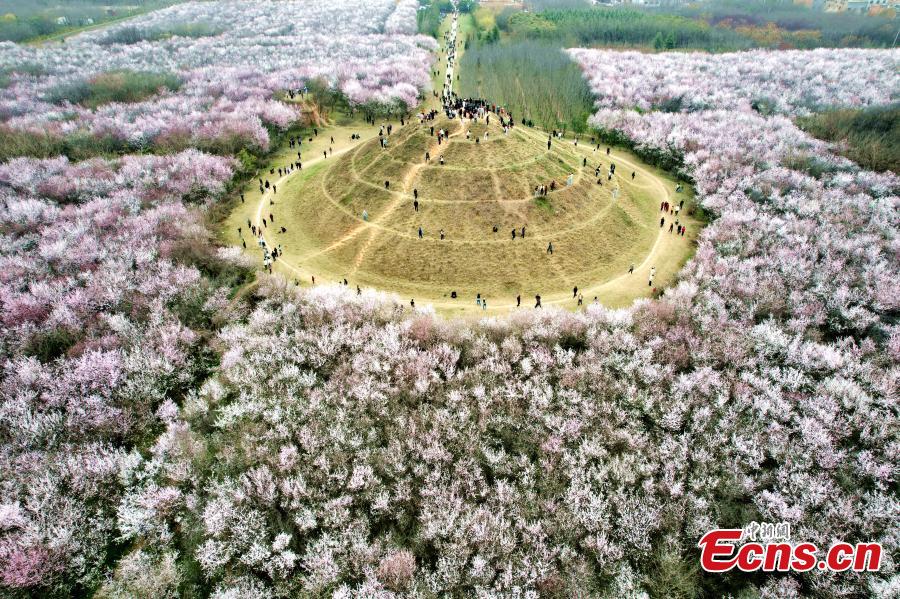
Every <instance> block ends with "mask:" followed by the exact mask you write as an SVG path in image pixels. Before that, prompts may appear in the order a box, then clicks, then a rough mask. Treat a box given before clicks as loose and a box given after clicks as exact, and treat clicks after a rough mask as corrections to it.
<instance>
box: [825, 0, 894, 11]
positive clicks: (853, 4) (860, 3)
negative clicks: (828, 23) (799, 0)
mask: <svg viewBox="0 0 900 599" xmlns="http://www.w3.org/2000/svg"><path fill="white" fill-rule="evenodd" d="M824 9H825V12H851V13H857V14H877V13H880V12H883V11H885V10H889V9H894V10H896V9H900V0H826V2H825V7H824Z"/></svg>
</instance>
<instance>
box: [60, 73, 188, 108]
mask: <svg viewBox="0 0 900 599" xmlns="http://www.w3.org/2000/svg"><path fill="white" fill-rule="evenodd" d="M179 87H181V79H179V77H178V76H177V75H174V74H172V73H152V72H147V71H129V70H120V71H109V72H107V73H103V74H101V75H97V76H95V77H92V78H90V79H84V80H81V81H76V82H74V83H69V84H65V85H62V86H60V87H58V88H56V89H54V90H51V91H50V92H49V94H48V98H47V99H48V100H49V101H51V102H53V103H55V104H62V103H64V102H69V103H70V104H79V105H81V106H84V107H86V108H97V107H98V106H102V105H103V104H109V103H111V102H125V103H128V102H140V101H141V100H145V99H147V98H149V97H151V96H154V95H156V94H158V93H159V92H160V91H175V90H177V89H178V88H179Z"/></svg>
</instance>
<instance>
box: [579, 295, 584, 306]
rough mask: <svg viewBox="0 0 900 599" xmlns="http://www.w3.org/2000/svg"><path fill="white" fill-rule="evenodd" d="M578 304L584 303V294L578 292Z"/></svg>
mask: <svg viewBox="0 0 900 599" xmlns="http://www.w3.org/2000/svg"><path fill="white" fill-rule="evenodd" d="M578 305H579V306H582V305H584V296H583V295H582V294H580V293H579V294H578Z"/></svg>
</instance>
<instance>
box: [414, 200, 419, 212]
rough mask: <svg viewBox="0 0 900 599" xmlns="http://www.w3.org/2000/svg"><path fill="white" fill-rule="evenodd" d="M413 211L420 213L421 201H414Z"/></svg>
mask: <svg viewBox="0 0 900 599" xmlns="http://www.w3.org/2000/svg"><path fill="white" fill-rule="evenodd" d="M413 209H414V210H415V211H416V212H418V211H419V200H413Z"/></svg>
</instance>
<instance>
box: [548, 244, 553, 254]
mask: <svg viewBox="0 0 900 599" xmlns="http://www.w3.org/2000/svg"><path fill="white" fill-rule="evenodd" d="M547 253H548V254H550V255H551V256H552V255H553V242H552V241H551V242H550V243H549V244H548V245H547Z"/></svg>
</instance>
